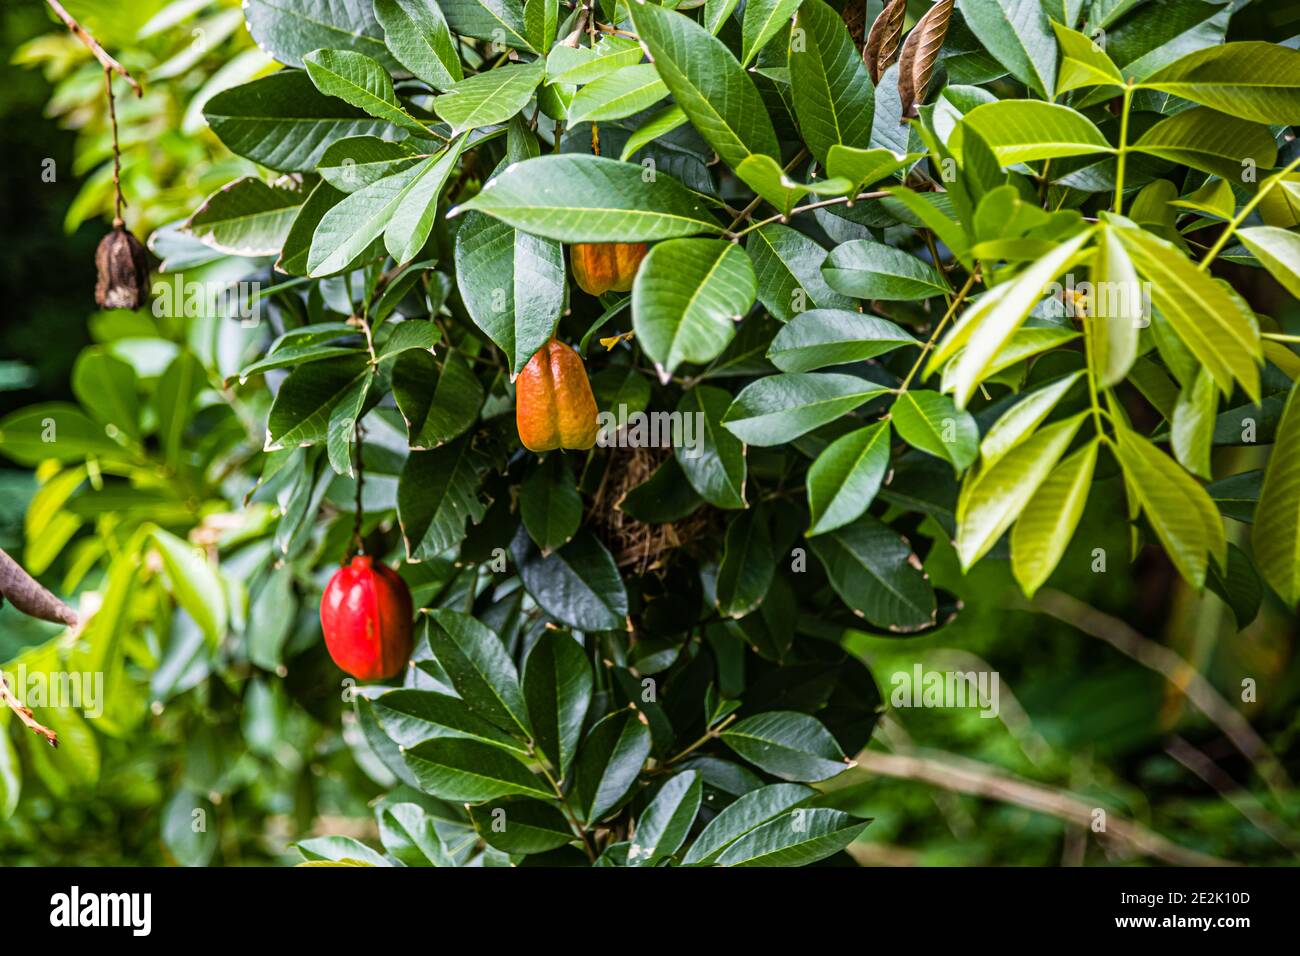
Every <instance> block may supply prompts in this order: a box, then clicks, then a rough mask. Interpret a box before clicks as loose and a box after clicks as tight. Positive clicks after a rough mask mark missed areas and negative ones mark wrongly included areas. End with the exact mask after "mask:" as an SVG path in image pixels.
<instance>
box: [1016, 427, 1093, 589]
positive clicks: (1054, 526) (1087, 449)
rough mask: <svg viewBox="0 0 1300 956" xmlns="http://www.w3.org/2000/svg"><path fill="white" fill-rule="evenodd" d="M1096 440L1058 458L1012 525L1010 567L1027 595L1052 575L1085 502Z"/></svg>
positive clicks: (1077, 522)
mask: <svg viewBox="0 0 1300 956" xmlns="http://www.w3.org/2000/svg"><path fill="white" fill-rule="evenodd" d="M1097 445H1098V443H1097V441H1095V440H1094V441H1091V442H1089V443H1088V444H1087V445H1085V446H1084V447H1082V448H1080V449H1079V450H1078V451H1077V452H1075V453H1074V454H1073V455H1071V456H1070V457H1069V458H1067V459H1065V461H1063V462H1061V463H1060V464H1059V465H1057V466H1056V468H1054V469H1053V470H1052V473H1051V474H1050V475H1048V476H1047V479H1046V480H1045V481H1044V482H1043V483H1042V484H1041V485H1040V486H1039V488H1038V491H1036V492H1035V493H1034V496H1033V497H1032V498H1030V499H1029V503H1028V504H1027V505H1025V510H1024V511H1022V512H1021V513H1020V518H1019V520H1017V521H1016V524H1015V527H1014V528H1012V529H1011V571H1012V573H1013V574H1014V575H1015V576H1016V581H1017V582H1018V583H1019V584H1020V587H1021V590H1023V591H1024V592H1025V596H1026V597H1031V598H1032V597H1033V596H1034V592H1036V591H1037V590H1038V589H1039V588H1040V587H1042V586H1043V584H1044V583H1045V582H1046V581H1047V579H1048V578H1049V577H1051V575H1052V571H1054V570H1055V569H1056V566H1057V564H1059V563H1060V561H1061V556H1062V555H1063V554H1065V549H1066V547H1067V546H1068V545H1069V543H1070V538H1072V537H1073V536H1074V529H1075V528H1076V527H1078V525H1079V519H1080V518H1081V517H1082V516H1083V508H1084V505H1086V504H1087V503H1088V490H1089V488H1091V487H1092V473H1093V469H1094V467H1095V466H1096V464H1097Z"/></svg>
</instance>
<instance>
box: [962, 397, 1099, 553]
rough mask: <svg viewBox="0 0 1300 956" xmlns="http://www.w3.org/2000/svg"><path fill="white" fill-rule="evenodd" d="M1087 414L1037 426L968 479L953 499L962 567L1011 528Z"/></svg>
mask: <svg viewBox="0 0 1300 956" xmlns="http://www.w3.org/2000/svg"><path fill="white" fill-rule="evenodd" d="M1085 414H1086V413H1085ZM1085 414H1079V415H1075V416H1074V417H1073V418H1069V419H1066V420H1065V421H1062V422H1056V423H1054V424H1052V425H1048V426H1046V427H1045V428H1042V429H1040V430H1039V431H1038V433H1037V434H1035V435H1034V436H1033V437H1032V438H1029V439H1026V440H1025V441H1023V442H1021V443H1020V444H1018V445H1017V446H1016V447H1015V448H1013V449H1012V450H1011V451H1009V452H1007V453H1006V454H1005V455H1003V456H1002V457H1001V458H1000V459H998V461H997V463H996V464H995V465H993V466H992V467H991V468H987V469H984V470H982V471H980V472H979V474H977V475H975V476H974V477H972V478H968V479H967V480H966V485H965V487H963V488H962V492H961V497H960V498H959V499H958V501H957V556H958V558H960V559H961V565H962V568H963V569H968V568H970V567H971V566H972V565H973V564H974V563H975V562H976V561H978V560H979V559H980V558H982V557H983V556H984V555H985V554H987V553H988V551H989V549H990V548H992V547H993V545H995V544H996V543H997V541H998V539H999V538H1000V537H1002V533H1003V532H1004V531H1006V530H1007V528H1009V527H1011V523H1012V522H1013V521H1015V520H1016V518H1017V517H1018V516H1019V515H1020V512H1021V511H1022V510H1024V507H1025V505H1027V504H1028V503H1029V500H1030V499H1031V498H1033V496H1034V493H1035V492H1036V491H1037V490H1038V488H1039V486H1040V485H1042V483H1043V482H1044V481H1046V480H1047V476H1048V475H1049V474H1050V473H1051V471H1052V469H1053V468H1055V467H1056V463H1057V462H1058V461H1059V460H1060V459H1061V456H1062V455H1063V454H1065V450H1066V449H1067V448H1068V447H1069V445H1070V442H1071V441H1073V439H1074V436H1075V433H1076V432H1078V430H1079V426H1080V425H1082V424H1083V420H1084V417H1085Z"/></svg>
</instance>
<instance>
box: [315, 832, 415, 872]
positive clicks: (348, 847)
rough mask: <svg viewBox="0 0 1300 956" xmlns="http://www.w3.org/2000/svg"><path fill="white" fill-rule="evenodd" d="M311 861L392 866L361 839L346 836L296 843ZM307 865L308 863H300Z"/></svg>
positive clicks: (318, 838)
mask: <svg viewBox="0 0 1300 956" xmlns="http://www.w3.org/2000/svg"><path fill="white" fill-rule="evenodd" d="M294 845H295V847H296V848H297V849H298V851H299V852H300V853H302V855H303V856H304V857H306V859H307V860H308V861H309V863H316V864H318V865H320V864H325V863H332V864H335V865H347V866H392V865H393V864H392V863H391V862H390V861H389V860H388V858H387V857H385V856H384V855H383V854H381V853H376V852H375V851H374V850H372V849H370V847H368V846H366V845H365V844H364V843H362V842H361V841H360V840H354V839H353V838H352V837H344V836H323V837H312V838H311V839H310V840H302V841H300V842H299V843H296V844H294ZM299 865H306V864H299Z"/></svg>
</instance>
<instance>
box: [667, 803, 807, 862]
mask: <svg viewBox="0 0 1300 956" xmlns="http://www.w3.org/2000/svg"><path fill="white" fill-rule="evenodd" d="M815 794H816V791H815V790H813V789H812V788H811V787H805V786H803V785H802V784H797V783H774V784H771V785H770V786H766V787H760V788H759V789H757V790H751V791H750V792H749V793H746V794H743V795H742V796H741V797H740V798H739V799H737V800H736V802H735V803H732V804H729V805H728V806H726V807H725V808H723V810H722V812H721V813H719V814H718V815H717V816H716V817H714V818H713V819H712V820H710V821H709V824H708V826H706V827H705V828H704V829H703V830H701V831H700V835H699V836H697V837H696V838H695V842H693V843H692V844H691V848H690V849H689V850H688V851H687V853H686V856H685V857H683V858H682V863H683V864H684V865H687V866H690V865H692V864H696V865H698V864H705V863H712V862H713V861H714V860H716V859H717V857H718V855H719V854H721V853H722V852H723V850H725V849H726V848H727V847H728V846H730V845H731V844H732V843H734V842H735V841H736V840H738V839H740V838H741V837H743V836H744V835H745V834H746V833H749V832H750V831H752V830H754V829H756V828H758V827H760V826H762V825H763V824H764V823H767V822H768V821H769V820H772V819H774V818H776V817H779V816H781V815H783V814H784V813H785V812H786V811H787V810H790V809H792V808H794V807H797V806H799V804H801V803H803V802H804V801H806V800H808V799H809V798H810V797H812V796H814V795H815Z"/></svg>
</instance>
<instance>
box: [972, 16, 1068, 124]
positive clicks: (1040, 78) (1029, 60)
mask: <svg viewBox="0 0 1300 956" xmlns="http://www.w3.org/2000/svg"><path fill="white" fill-rule="evenodd" d="M958 6H959V8H960V9H961V12H962V16H963V17H965V19H966V23H967V25H968V26H969V27H970V28H971V30H972V32H974V34H975V35H976V36H977V37H979V40H980V42H981V43H982V44H984V48H985V49H987V50H988V51H989V52H990V53H992V54H993V56H994V57H995V58H996V59H997V61H998V62H999V63H1001V64H1002V65H1003V66H1004V67H1006V68H1007V69H1008V70H1009V71H1010V72H1011V74H1012V75H1013V76H1014V77H1015V78H1016V79H1018V80H1019V81H1020V82H1021V83H1024V84H1025V85H1026V86H1028V87H1029V88H1030V89H1032V90H1033V91H1034V92H1036V93H1038V94H1039V95H1040V96H1045V97H1049V98H1050V97H1051V96H1053V95H1054V94H1055V92H1056V88H1055V87H1056V37H1055V36H1054V35H1053V34H1052V28H1051V21H1049V20H1048V19H1047V13H1046V12H1045V11H1044V10H1043V5H1042V3H1041V2H1039V0H960V2H959V4H958ZM1026 102H1027V101H1026Z"/></svg>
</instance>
